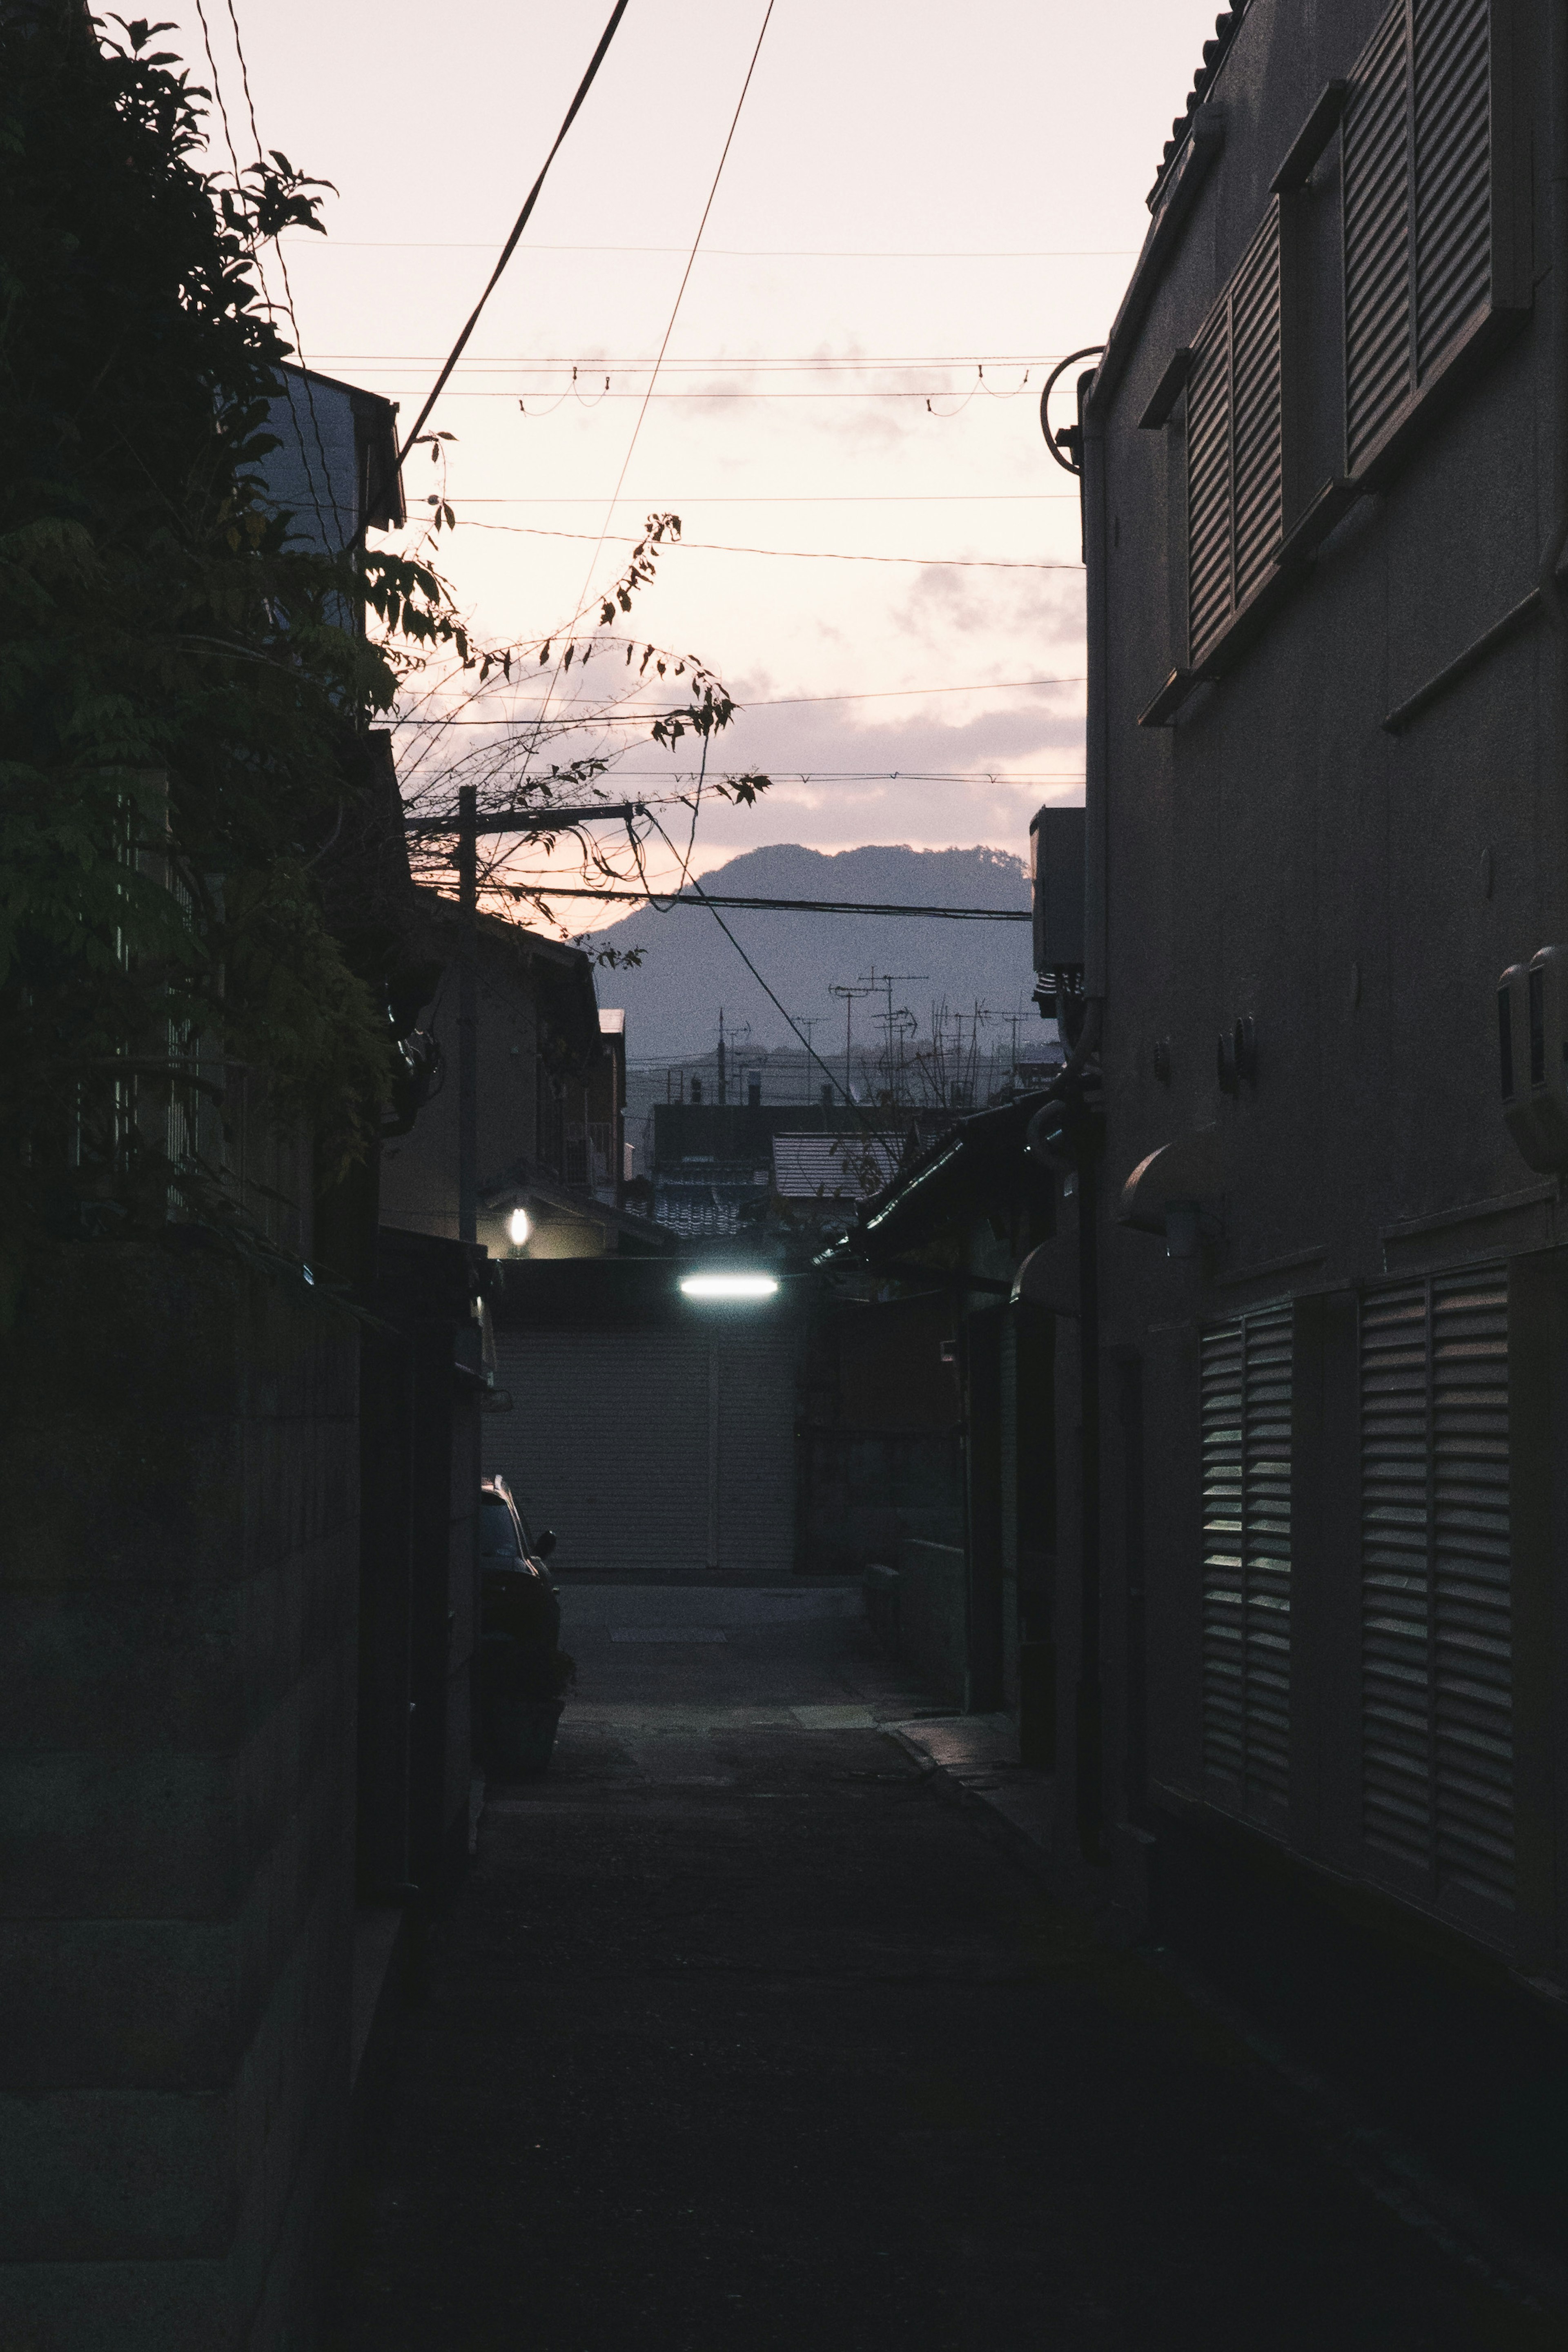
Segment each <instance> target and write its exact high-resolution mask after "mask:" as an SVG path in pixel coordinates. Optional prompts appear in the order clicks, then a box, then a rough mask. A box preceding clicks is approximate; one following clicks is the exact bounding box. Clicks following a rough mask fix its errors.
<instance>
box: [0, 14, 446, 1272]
mask: <svg viewBox="0 0 1568 2352" xmlns="http://www.w3.org/2000/svg"><path fill="white" fill-rule="evenodd" d="M117 21H118V20H117ZM121 29H122V34H123V37H122V38H118V39H114V40H106V41H102V42H100V40H99V39H97V38H96V37H94V36H93V35H92V34H91V33H89V31H88V29H87V20H86V19H85V17H84V16H82V15H81V14H80V13H79V11H78V10H77V9H76V8H75V7H70V6H67V5H64V0H40V4H39V5H37V6H35V8H34V9H33V10H32V11H31V13H28V14H26V15H24V14H21V13H20V12H18V11H17V10H16V9H8V10H5V11H3V12H0V440H3V446H4V449H5V464H4V467H0V1022H3V1024H4V1035H5V1049H4V1055H3V1057H0V1247H8V1248H9V1249H10V1250H11V1251H12V1252H13V1253H15V1252H16V1250H17V1249H18V1248H25V1247H26V1242H27V1239H28V1237H29V1236H35V1237H36V1236H37V1235H38V1234H42V1233H45V1232H48V1231H55V1232H59V1231H78V1230H81V1229H82V1226H83V1223H84V1221H85V1222H86V1223H88V1224H89V1226H91V1227H92V1228H93V1229H96V1230H100V1231H102V1230H110V1229H112V1230H132V1229H133V1228H134V1226H135V1224H136V1223H137V1220H138V1217H139V1216H140V1215H142V1213H148V1214H157V1213H160V1210H161V1208H162V1207H163V1206H166V1202H167V1200H168V1197H169V1192H170V1188H171V1187H173V1188H174V1191H175V1192H184V1195H185V1196H186V1200H187V1205H195V1206H198V1207H199V1197H198V1196H200V1195H201V1194H202V1192H203V1187H204V1184H205V1182H206V1179H207V1176H208V1175H209V1174H210V1171H203V1170H202V1169H200V1168H199V1167H195V1166H193V1165H189V1164H182V1165H180V1166H172V1165H166V1164H160V1160H161V1157H165V1156H166V1155H163V1153H162V1146H161V1145H158V1144H155V1143H154V1141H153V1132H154V1130H155V1129H157V1128H158V1122H157V1121H156V1120H155V1119H153V1120H149V1119H148V1118H146V1117H145V1116H144V1115H143V1114H144V1111H145V1107H146V1105H147V1104H148V1103H149V1102H150V1101H151V1102H153V1103H156V1100H157V1098H158V1092H159V1088H160V1087H163V1088H165V1089H167V1088H168V1087H172V1086H174V1085H176V1084H178V1083H181V1082H182V1073H183V1071H184V1066H185V1064H186V1062H187V1061H188V1057H189V1055H190V1052H191V1050H192V1041H193V1040H195V1039H197V1038H199V1039H200V1040H201V1041H202V1048H203V1052H204V1054H205V1055H206V1056H207V1057H208V1059H209V1061H210V1060H211V1058H212V1057H213V1056H215V1055H216V1058H217V1061H218V1063H219V1066H221V1064H222V1063H223V1061H225V1060H237V1061H240V1062H244V1063H247V1064H249V1065H252V1066H261V1067H264V1068H265V1070H266V1071H267V1072H268V1083H269V1089H270V1099H271V1100H272V1103H273V1105H274V1107H275V1109H276V1111H277V1113H278V1115H279V1117H297V1116H301V1115H302V1116H306V1117H308V1118H310V1120H311V1122H312V1124H313V1126H314V1128H315V1130H316V1133H317V1136H318V1139H319V1145H320V1147H321V1149H322V1150H324V1151H325V1153H326V1155H327V1157H328V1160H329V1161H331V1160H335V1161H337V1162H339V1163H342V1162H344V1161H345V1160H348V1159H350V1158H352V1157H353V1155H354V1154H355V1153H356V1152H357V1151H358V1150H360V1149H361V1148H362V1147H363V1142H364V1139H365V1136H366V1134H367V1131H368V1128H369V1125H370V1123H371V1121H372V1120H373V1119H374V1115H375V1112H376V1109H377V1106H378V1104H379V1101H380V1099H381V1097H382V1094H383V1092H384V1084H385V1078H386V1072H387V1064H388V1057H389V1054H390V1051H391V1048H392V1045H393V1035H392V1031H391V1028H390V1026H389V1023H388V1019H387V1016H386V1011H385V1007H384V1004H381V1003H377V1002H376V1000H375V995H374V990H373V987H372V986H371V985H370V984H369V982H368V981H367V977H366V975H364V974H363V973H362V972H356V971H354V970H353V969H352V968H351V965H350V962H349V961H348V960H347V959H346V958H345V955H344V953H343V950H342V947H341V946H340V944H339V942H338V940H336V939H335V938H334V936H333V933H332V930H331V927H330V925H329V924H328V922H327V919H326V917H325V914H324V911H323V908H322V904H321V889H320V887H319V883H318V879H317V861H318V860H319V857H320V854H321V849H322V847H323V845H324V844H325V843H326V842H327V841H328V840H329V839H330V838H331V835H333V832H334V827H335V826H337V825H340V824H341V823H342V813H343V804H344V797H345V794H352V793H353V792H355V791H356V790H358V789H359V786H358V785H357V783H356V782H355V776H356V773H357V772H358V771H357V770H356V767H355V762H354V760H353V747H354V742H355V738H356V731H357V730H362V729H363V725H364V723H365V721H366V719H367V718H368V717H369V716H370V715H371V714H374V712H377V711H384V710H386V709H389V707H390V706H391V704H392V702H393V699H394V697H395V692H396V690H397V687H398V683H399V675H400V670H401V669H402V668H403V667H406V666H407V665H408V664H409V663H411V662H415V661H417V660H418V659H419V658H420V657H421V656H422V655H424V654H425V653H426V652H428V651H429V650H430V649H431V648H432V647H436V646H450V647H451V648H452V649H453V650H454V651H455V652H456V654H457V655H458V658H459V659H461V660H465V661H466V660H468V658H469V657H470V656H469V648H468V644H467V641H466V638H465V636H464V634H463V631H462V629H461V626H460V625H459V624H458V621H457V619H456V617H455V615H454V614H453V613H452V611H451V608H450V605H449V604H448V602H447V597H446V594H445V591H444V588H443V585H442V583H441V582H440V580H439V578H438V576H437V574H436V573H435V572H434V571H432V570H431V569H430V568H429V567H428V565H426V564H424V563H418V562H407V561H405V560H403V559H399V558H397V557H395V556H392V555H389V554H386V553H384V552H383V553H374V552H373V553H368V554H366V553H363V552H356V551H350V552H349V553H348V554H347V555H344V556H342V557H336V558H334V557H328V556H323V555H322V554H321V553H319V552H317V551H313V550H312V549H311V548H310V546H309V545H308V544H306V543H305V542H304V541H301V540H300V539H299V538H297V537H293V536H291V534H290V529H289V518H288V517H287V516H284V515H280V514H278V513H277V512H275V511H273V510H271V509H269V507H268V504H267V502H266V499H265V498H264V496H263V494H262V490H261V487H260V482H259V478H258V466H259V463H260V461H261V460H262V459H263V458H264V457H265V456H266V454H267V452H268V449H269V448H271V447H274V446H277V445H276V442H275V441H273V440H272V439H271V438H270V437H269V436H268V433H267V431H266V424H267V413H268V399H269V398H270V397H272V396H275V394H276V392H277V381H278V380H277V369H278V366H279V362H281V361H282V360H283V359H284V358H285V357H286V355H287V354H288V352H289V345H288V344H287V343H285V341H283V340H282V338H281V336H280V335H279V331H278V330H277V328H276V327H275V325H274V324H273V323H272V320H271V317H270V315H269V313H268V310H267V308H266V307H265V303H264V299H263V296H262V293H261V289H260V288H259V286H258V275H257V269H256V265H255V252H256V247H257V245H258V241H259V240H261V239H262V238H264V237H267V236H276V235H277V234H278V233H279V231H280V230H282V229H284V228H287V227H289V226H305V225H314V216H315V209H316V205H317V202H318V200H317V198H316V197H315V196H314V195H313V194H312V193H311V190H312V188H313V186H314V185H315V184H314V183H311V182H309V181H307V180H305V179H304V178H302V177H301V176H300V174H299V173H296V172H295V171H294V169H293V167H292V166H291V165H290V164H289V163H288V161H287V159H286V158H284V157H282V156H274V157H273V158H272V159H271V161H270V162H269V163H266V164H264V165H258V166H257V167H255V168H254V169H253V170H252V171H251V172H250V173H247V175H245V176H244V178H243V179H242V181H241V183H240V184H239V185H238V186H237V187H235V186H233V185H229V186H220V184H218V182H217V181H216V178H215V177H213V176H212V175H211V174H209V173H207V172H206V171H205V169H204V168H203V165H202V162H201V156H202V152H203V130H202V124H203V119H204V109H205V103H206V93H205V91H204V90H203V89H201V88H200V87H199V86H197V85H195V83H193V81H192V80H191V79H190V77H189V75H188V74H187V73H186V72H185V70H184V68H183V67H182V66H181V64H180V62H179V60H178V59H177V58H174V57H173V56H171V55H169V54H168V53H166V52H163V51H161V50H160V49H158V48H157V47H156V37H157V36H158V35H159V34H160V33H162V32H164V31H166V30H168V29H169V28H168V27H166V26H149V25H147V24H146V23H144V22H135V23H132V24H130V25H126V26H122V28H121ZM362 599H363V605H364V607H365V608H367V609H368V610H370V611H371V612H373V613H374V614H375V615H376V616H377V617H378V621H379V627H378V628H377V629H376V630H375V631H374V634H373V635H365V634H364V633H363V631H361V630H360V629H359V628H357V627H356V625H355V612H356V607H357V605H358V602H359V600H362ZM360 767H361V768H363V761H361V762H360ZM128 1069H129V1070H132V1072H133V1073H134V1078H135V1087H136V1090H137V1101H138V1109H137V1113H136V1115H135V1116H134V1117H132V1118H128V1117H127V1114H126V1107H125V1106H126V1085H125V1072H126V1071H127V1070H128ZM160 1131H161V1130H160Z"/></svg>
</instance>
